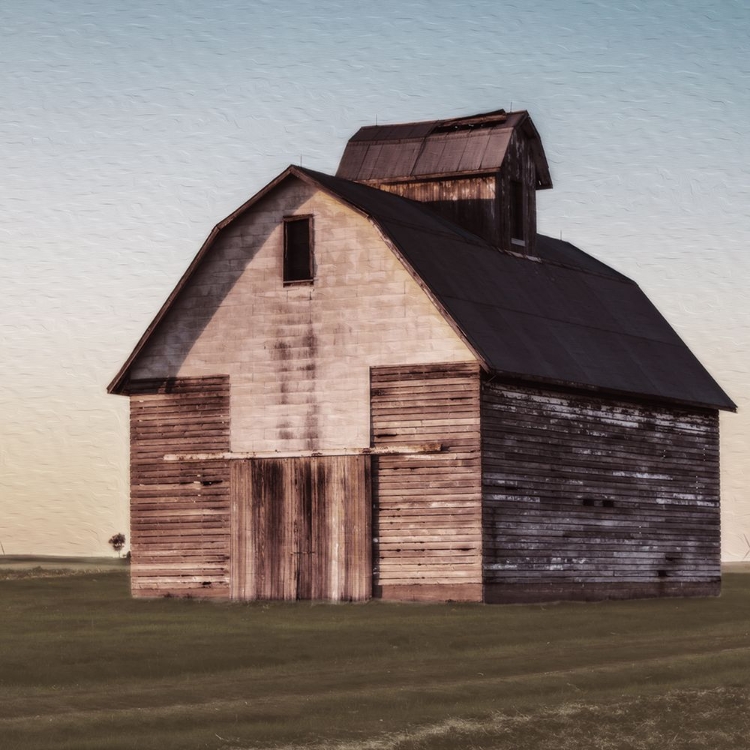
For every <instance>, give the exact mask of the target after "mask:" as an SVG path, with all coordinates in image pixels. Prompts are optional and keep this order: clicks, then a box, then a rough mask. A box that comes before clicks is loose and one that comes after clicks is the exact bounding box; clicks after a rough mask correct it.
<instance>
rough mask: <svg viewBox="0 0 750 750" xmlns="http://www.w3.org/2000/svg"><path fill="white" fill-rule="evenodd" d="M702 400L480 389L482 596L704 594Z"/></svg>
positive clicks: (715, 516) (712, 576)
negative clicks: (689, 403) (676, 404)
mask: <svg viewBox="0 0 750 750" xmlns="http://www.w3.org/2000/svg"><path fill="white" fill-rule="evenodd" d="M718 437H719V435H718V418H717V414H716V413H711V412H699V411H697V410H694V411H690V410H685V409H680V408H674V409H673V408H666V407H663V406H650V405H646V404H636V403H628V402H624V401H622V402H620V401H615V400H605V399H598V398H592V397H589V396H581V395H571V394H563V393H559V392H554V391H545V390H535V389H531V388H525V387H515V386H505V385H501V384H497V383H494V384H487V383H485V384H484V385H483V388H482V472H483V493H484V498H483V528H484V583H485V600H486V601H490V602H492V601H542V600H545V599H547V600H551V599H567V598H574V599H605V598H636V597H646V596H665V595H666V596H668V595H674V596H680V595H683V596H687V595H712V594H718V592H719V587H720V537H719V531H720V530H719V444H718Z"/></svg>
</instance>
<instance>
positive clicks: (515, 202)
mask: <svg viewBox="0 0 750 750" xmlns="http://www.w3.org/2000/svg"><path fill="white" fill-rule="evenodd" d="M523 198H524V196H523V183H521V182H519V181H518V180H511V183H510V241H511V243H512V244H513V245H525V244H526V237H525V233H524V223H525V222H524V210H523V203H524V201H523Z"/></svg>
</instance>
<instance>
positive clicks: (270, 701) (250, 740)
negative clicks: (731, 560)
mask: <svg viewBox="0 0 750 750" xmlns="http://www.w3.org/2000/svg"><path fill="white" fill-rule="evenodd" d="M78 568H79V569H78V570H76V571H73V573H70V572H66V573H63V572H62V571H61V569H60V566H59V565H58V566H55V565H53V564H50V565H49V566H47V567H46V568H42V567H41V566H37V567H36V568H35V569H34V570H29V565H28V564H27V566H26V568H22V567H19V566H15V567H13V566H2V565H0V747H2V748H3V750H16V749H18V750H21V749H23V750H30V749H31V748H33V749H34V750H39V749H41V748H44V749H45V750H47V749H49V750H63V749H69V750H88V749H91V750H103V749H105V748H107V749H109V748H112V749H115V750H120V749H121V750H125V749H127V750H133V749H135V748H138V749H139V750H150V749H151V748H155V749H158V750H176V749H178V748H179V750H192V748H212V749H215V750H220V749H221V750H230V749H231V750H239V749H243V750H244V749H245V748H256V747H274V748H281V747H284V748H302V747H305V748H308V747H312V748H319V749H320V750H322V749H323V748H326V749H327V748H335V749H340V750H344V749H347V750H349V749H350V748H351V749H352V750H366V749H372V750H422V749H427V748H429V749H430V750H432V749H433V748H435V749H443V748H445V749H446V750H447V749H448V748H469V749H474V750H480V749H481V750H490V749H491V748H492V749H496V750H501V749H502V750H506V749H507V750H511V749H512V750H532V749H533V750H548V749H549V750H553V749H554V750H573V749H575V750H588V749H589V748H592V749H594V748H596V749H599V748H602V749H604V748H633V749H636V750H638V749H639V748H647V749H648V750H651V749H652V748H653V750H656V749H657V748H659V749H660V750H661V748H677V749H678V750H683V749H684V748H705V749H706V750H729V749H730V748H731V749H732V750H737V749H738V748H750V689H749V687H750V575H748V574H747V573H741V572H735V573H729V574H727V575H725V578H724V593H723V594H722V596H721V597H720V598H718V599H709V600H662V601H655V600H650V601H637V602H609V603H599V604H559V605H537V606H476V605H456V604H454V605H396V604H386V603H382V602H371V603H368V604H360V605H323V604H309V603H307V604H306V603H298V604H215V603H207V602H200V601H189V600H177V599H163V600H156V601H133V600H131V599H130V598H129V595H128V582H127V573H126V571H125V570H124V569H123V568H122V567H120V566H118V565H117V564H116V563H115V564H110V565H105V564H102V565H100V566H95V568H96V570H95V572H89V571H87V569H86V566H85V565H81V566H78ZM89 568H90V566H89Z"/></svg>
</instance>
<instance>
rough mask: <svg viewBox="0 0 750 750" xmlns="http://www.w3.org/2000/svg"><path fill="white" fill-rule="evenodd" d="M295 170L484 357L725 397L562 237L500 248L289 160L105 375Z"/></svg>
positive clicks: (624, 389) (618, 383)
mask: <svg viewBox="0 0 750 750" xmlns="http://www.w3.org/2000/svg"><path fill="white" fill-rule="evenodd" d="M290 177H295V178H299V179H302V180H304V181H306V182H309V183H311V184H313V185H315V186H316V187H319V188H320V189H322V190H324V191H326V192H328V193H329V194H331V195H333V196H335V197H337V198H338V199H339V200H341V201H343V202H345V203H347V204H348V205H350V206H351V207H353V208H354V209H356V210H358V211H360V212H361V213H363V214H365V215H366V216H368V217H369V218H370V219H371V220H372V221H373V222H374V223H375V224H376V226H378V227H379V228H380V230H381V231H382V233H383V236H384V238H385V240H386V241H387V242H388V243H389V244H390V245H391V246H392V247H393V249H394V251H395V252H396V253H397V254H398V255H400V257H401V258H402V259H403V261H404V263H405V264H406V267H407V268H408V269H409V270H410V271H411V273H412V274H413V275H414V277H415V279H416V280H417V281H418V282H419V283H420V284H421V285H422V287H423V288H424V289H425V291H426V292H427V293H428V294H429V295H430V297H431V298H432V299H433V300H434V301H435V303H436V304H437V305H438V307H439V308H440V309H441V310H442V312H443V314H444V315H445V316H446V319H447V320H448V321H449V322H450V323H451V324H452V325H453V326H454V328H455V329H456V330H457V332H458V333H459V335H461V336H462V337H463V339H464V340H465V341H466V343H467V344H468V345H469V346H470V348H471V349H472V350H473V351H474V352H475V353H476V355H477V357H478V358H479V359H480V360H481V361H482V363H483V365H484V366H485V367H486V368H487V369H488V370H491V371H494V372H496V373H498V374H500V375H504V376H508V377H513V378H520V379H523V380H528V381H535V382H541V383H556V384H560V385H568V386H574V387H583V388H591V389H594V390H602V391H606V392H610V393H615V394H623V395H635V396H639V397H644V398H649V399H655V400H659V401H672V402H678V403H683V404H688V405H693V406H701V407H707V408H712V409H728V410H735V409H736V407H735V405H734V403H733V402H732V400H731V399H730V398H729V397H728V396H727V395H726V394H725V393H724V391H722V389H721V388H720V387H719V385H718V384H717V383H716V382H715V381H714V380H713V378H712V377H711V376H710V375H709V374H708V372H707V371H706V370H705V369H704V367H703V366H702V365H701V363H700V362H699V361H698V360H697V359H696V358H695V356H694V355H693V354H692V353H691V352H690V350H689V349H688V348H687V346H685V344H684V343H683V342H682V340H681V339H680V337H679V336H678V335H677V334H676V333H675V331H674V330H673V329H672V327H671V326H670V325H669V323H667V321H666V320H665V319H664V318H663V317H662V316H661V315H660V313H659V312H658V310H657V309H656V308H655V307H654V306H653V305H652V304H651V302H650V301H649V300H648V298H647V297H646V295H645V294H644V293H643V292H642V291H641V290H640V289H639V288H638V286H637V285H636V284H635V283H634V282H633V281H631V280H630V279H628V278H627V277H625V276H623V275H622V274H620V273H618V272H617V271H615V270H613V269H611V268H609V267H608V266H607V265H605V264H604V263H601V262H600V261H598V260H596V259H595V258H593V257H591V256H590V255H588V254H587V253H584V252H583V251H582V250H579V249H578V248H576V247H575V246H573V245H571V244H570V243H568V242H562V241H561V240H555V239H552V238H551V237H545V236H543V235H538V236H537V250H538V253H539V257H537V258H528V257H523V256H518V255H515V254H512V253H507V252H504V251H502V250H499V249H497V248H495V247H492V246H491V245H489V244H487V243H486V242H485V241H484V240H483V239H481V238H480V237H478V236H476V235H474V234H472V233H471V232H469V231H467V230H465V229H463V228H461V227H459V226H457V225H455V224H453V223H451V222H450V221H448V220H447V219H444V218H443V217H441V216H439V215H438V214H436V213H434V212H433V211H431V210H430V209H429V208H428V207H427V206H425V205H423V204H420V203H417V202H416V201H412V200H408V199H406V198H401V197H400V196H397V195H394V194H392V193H387V192H385V191H382V190H378V189H376V188H372V187H369V186H367V185H363V184H361V183H356V182H351V181H349V180H343V179H340V178H338V177H332V176H330V175H326V174H322V173H320V172H314V171H312V170H309V169H303V168H302V167H289V168H288V169H286V170H285V171H284V172H282V173H281V174H280V175H279V176H278V177H277V178H276V179H274V180H273V181H272V182H270V183H269V184H268V185H266V187H265V188H263V189H262V190H261V191H260V192H258V193H257V194H256V195H254V196H253V197H252V198H251V199H250V200H249V201H247V202H246V203H245V204H244V205H242V206H240V208H238V209H237V210H236V211H235V212H233V213H232V214H231V215H230V216H228V217H227V218H226V219H224V220H223V221H221V222H220V223H219V224H217V225H216V227H214V229H213V230H212V232H211V234H210V235H209V237H208V238H207V239H206V241H205V242H204V244H203V246H202V247H201V249H200V251H199V252H198V255H197V256H196V257H195V258H194V259H193V262H192V263H191V264H190V266H189V267H188V269H187V270H186V271H185V273H184V274H183V276H182V278H181V279H180V281H179V283H178V284H177V286H176V287H175V289H174V290H173V291H172V293H171V294H170V296H169V298H168V299H167V300H166V302H165V303H164V305H163V306H162V308H161V310H160V311H159V312H158V313H157V315H156V317H155V318H154V320H153V321H152V322H151V324H150V325H149V327H148V328H147V329H146V331H145V332H144V334H143V336H142V337H141V339H140V341H139V342H138V344H137V345H136V347H135V348H134V350H133V352H132V353H131V354H130V356H129V357H128V359H127V360H126V362H125V363H124V364H123V366H122V368H121V369H120V371H119V373H118V374H117V376H116V377H115V378H114V380H113V381H112V383H110V385H109V387H108V390H109V392H110V393H121V392H123V388H125V386H126V384H127V378H128V373H129V370H130V367H131V365H132V364H133V362H134V361H135V359H136V358H137V357H138V355H139V353H140V352H141V351H142V350H143V347H144V346H145V345H146V342H147V341H148V340H149V338H150V337H151V335H152V334H153V332H154V331H155V330H156V328H157V326H158V325H159V324H160V323H161V321H162V320H163V319H164V316H165V315H166V314H167V312H168V311H169V309H170V308H171V306H172V304H173V303H174V301H175V300H176V298H177V296H178V295H179V294H180V292H181V290H182V289H183V288H184V287H185V285H186V284H187V283H188V281H189V279H190V278H191V276H192V274H193V273H194V272H195V271H196V269H197V268H198V267H199V265H200V264H201V262H202V260H203V258H204V257H205V256H206V254H207V253H208V252H209V251H210V250H211V247H212V245H213V242H214V241H215V239H216V237H217V236H218V234H219V233H220V232H221V231H223V230H224V229H225V228H226V227H227V226H229V225H230V224H231V223H232V222H233V221H234V220H235V219H236V218H238V217H239V216H241V215H242V214H243V213H244V212H245V211H247V210H249V209H250V208H252V206H254V205H255V204H256V203H257V202H258V201H259V200H261V199H262V198H263V197H264V196H266V195H268V194H269V192H271V191H272V190H274V189H275V188H276V187H277V186H278V185H280V184H281V183H282V182H283V181H285V180H286V179H288V178H290Z"/></svg>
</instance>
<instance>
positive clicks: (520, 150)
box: [496, 130, 536, 255]
mask: <svg viewBox="0 0 750 750" xmlns="http://www.w3.org/2000/svg"><path fill="white" fill-rule="evenodd" d="M512 181H517V182H520V183H521V184H522V185H523V188H524V209H523V215H524V223H525V228H524V235H525V240H526V244H525V245H524V246H521V245H516V244H514V243H512V242H511V236H510V235H511V200H510V189H511V182H512ZM496 195H497V203H498V207H497V214H498V217H499V220H500V221H499V224H500V226H499V230H498V231H499V233H500V237H501V241H500V243H498V244H500V246H501V247H503V248H504V249H507V250H512V251H513V252H516V253H523V254H526V255H536V166H535V165H534V159H533V156H532V153H531V146H530V144H529V140H528V138H527V137H526V136H524V135H523V133H520V132H519V131H517V130H516V131H514V132H513V135H512V136H511V138H510V142H509V144H508V151H507V153H506V154H505V160H504V161H503V167H502V170H501V171H500V173H499V175H498V177H497V187H496Z"/></svg>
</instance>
